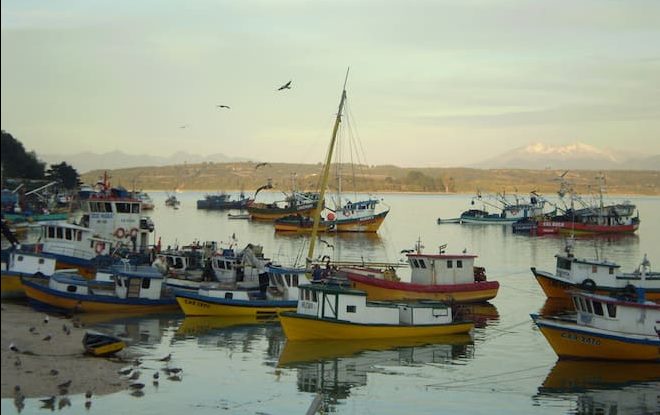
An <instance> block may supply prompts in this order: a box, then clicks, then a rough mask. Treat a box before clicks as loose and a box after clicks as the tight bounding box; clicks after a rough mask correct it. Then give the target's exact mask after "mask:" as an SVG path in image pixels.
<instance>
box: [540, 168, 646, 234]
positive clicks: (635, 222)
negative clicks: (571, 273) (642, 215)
mask: <svg viewBox="0 0 660 415" xmlns="http://www.w3.org/2000/svg"><path fill="white" fill-rule="evenodd" d="M597 179H598V180H599V192H598V199H599V202H598V203H591V202H587V201H585V200H584V199H583V198H582V197H581V196H580V195H578V194H577V193H576V192H575V191H574V189H573V187H572V185H571V184H570V183H569V182H568V181H567V180H565V179H564V177H563V176H562V177H561V178H560V189H559V192H558V194H559V197H560V201H561V202H562V203H563V205H564V207H563V208H562V209H561V211H562V213H561V214H559V215H554V216H552V217H551V218H549V219H542V220H539V221H537V223H536V229H535V233H536V234H537V235H546V234H571V235H579V234H602V233H633V232H635V231H636V230H637V229H638V228H639V223H640V219H639V211H638V212H637V216H633V215H634V213H635V208H636V206H635V205H634V204H632V203H630V202H629V201H625V202H623V203H614V204H609V205H606V204H605V201H604V199H603V193H604V187H605V177H604V176H600V177H598V178H597ZM566 195H568V196H569V201H565V200H564V196H566ZM576 205H577V206H578V207H576Z"/></svg>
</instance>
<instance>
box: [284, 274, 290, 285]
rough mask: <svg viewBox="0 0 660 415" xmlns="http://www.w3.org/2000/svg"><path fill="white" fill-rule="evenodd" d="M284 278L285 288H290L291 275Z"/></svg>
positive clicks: (285, 275)
mask: <svg viewBox="0 0 660 415" xmlns="http://www.w3.org/2000/svg"><path fill="white" fill-rule="evenodd" d="M284 278H285V279H286V286H287V287H290V286H291V274H284Z"/></svg>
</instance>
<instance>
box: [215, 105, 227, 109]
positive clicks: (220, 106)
mask: <svg viewBox="0 0 660 415" xmlns="http://www.w3.org/2000/svg"><path fill="white" fill-rule="evenodd" d="M216 107H218V108H227V109H230V108H231V107H230V106H229V105H216Z"/></svg>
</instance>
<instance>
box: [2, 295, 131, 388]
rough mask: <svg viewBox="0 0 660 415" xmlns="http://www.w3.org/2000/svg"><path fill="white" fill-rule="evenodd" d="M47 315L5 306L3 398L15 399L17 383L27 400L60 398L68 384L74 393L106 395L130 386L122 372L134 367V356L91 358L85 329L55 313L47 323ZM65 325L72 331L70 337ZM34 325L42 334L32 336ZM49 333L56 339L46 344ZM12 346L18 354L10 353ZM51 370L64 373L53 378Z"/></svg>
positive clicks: (7, 304)
mask: <svg viewBox="0 0 660 415" xmlns="http://www.w3.org/2000/svg"><path fill="white" fill-rule="evenodd" d="M44 316H45V314H44V313H41V312H37V311H34V310H32V309H31V308H30V307H28V306H25V305H19V304H14V303H4V302H3V303H2V398H13V397H14V387H15V386H16V385H19V386H20V387H21V391H22V392H23V394H24V395H25V396H26V397H27V398H31V397H47V396H52V395H59V394H60V392H59V389H58V387H57V385H59V384H62V383H64V382H67V381H69V380H71V385H70V387H69V388H68V394H69V395H74V394H80V393H82V394H84V393H85V392H86V391H88V390H91V391H92V392H93V394H94V395H102V394H107V393H112V392H116V391H119V390H122V389H126V388H127V387H128V381H127V380H126V379H124V378H123V377H122V376H121V375H119V373H118V370H119V369H121V368H122V367H126V366H128V365H129V363H127V361H129V360H130V359H131V356H128V354H127V352H126V350H123V351H121V352H119V353H118V354H117V356H116V357H113V358H99V357H91V356H87V355H85V354H83V353H84V349H83V345H82V338H83V336H84V335H85V329H84V328H76V327H73V325H72V321H71V320H69V319H64V318H60V317H56V316H53V315H51V316H50V317H49V321H48V323H44ZM64 324H66V325H67V326H68V327H69V328H70V329H71V333H70V334H69V335H67V334H66V333H65V332H64V330H63V327H62V326H63V325H64ZM30 327H35V332H36V333H38V334H33V333H31V332H30V331H29V329H30ZM47 335H50V336H51V337H52V338H51V339H50V340H48V341H45V340H43V339H44V337H46V336H47ZM12 343H14V345H15V346H16V347H17V348H18V352H14V351H11V350H10V349H9V347H10V345H11V344H12ZM18 362H20V364H18ZM52 369H55V370H57V371H58V372H59V373H57V374H56V375H53V374H51V373H50V372H51V370H52Z"/></svg>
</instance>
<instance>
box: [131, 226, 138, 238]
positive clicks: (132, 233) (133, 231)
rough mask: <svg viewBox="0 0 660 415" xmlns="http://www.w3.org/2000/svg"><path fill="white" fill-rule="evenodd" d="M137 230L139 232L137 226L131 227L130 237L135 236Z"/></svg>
mask: <svg viewBox="0 0 660 415" xmlns="http://www.w3.org/2000/svg"><path fill="white" fill-rule="evenodd" d="M139 232H140V231H138V229H137V228H133V229H131V233H130V235H131V238H137V236H138V233H139Z"/></svg>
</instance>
